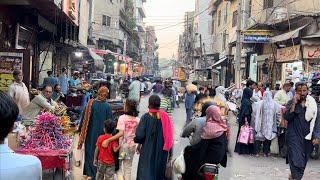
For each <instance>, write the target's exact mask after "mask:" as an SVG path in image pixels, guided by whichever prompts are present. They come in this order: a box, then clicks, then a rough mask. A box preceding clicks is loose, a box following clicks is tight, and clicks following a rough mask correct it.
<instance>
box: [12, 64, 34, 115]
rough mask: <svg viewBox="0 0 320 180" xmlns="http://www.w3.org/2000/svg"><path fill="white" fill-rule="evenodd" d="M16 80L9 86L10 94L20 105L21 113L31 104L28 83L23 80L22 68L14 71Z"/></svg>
mask: <svg viewBox="0 0 320 180" xmlns="http://www.w3.org/2000/svg"><path fill="white" fill-rule="evenodd" d="M13 78H14V82H13V83H12V84H11V85H10V86H9V91H8V94H9V95H10V96H11V97H12V98H13V100H14V102H15V103H16V104H17V105H18V108H19V114H22V113H23V110H24V109H25V108H26V107H27V106H28V105H29V103H30V98H29V92H28V88H27V87H26V85H25V84H24V83H23V82H22V79H23V73H22V71H21V70H14V71H13Z"/></svg>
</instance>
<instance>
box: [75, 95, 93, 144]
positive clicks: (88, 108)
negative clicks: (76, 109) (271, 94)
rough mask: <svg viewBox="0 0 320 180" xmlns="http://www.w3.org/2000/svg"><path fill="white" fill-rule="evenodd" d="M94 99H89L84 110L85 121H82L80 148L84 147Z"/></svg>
mask: <svg viewBox="0 0 320 180" xmlns="http://www.w3.org/2000/svg"><path fill="white" fill-rule="evenodd" d="M93 101H94V100H93V99H90V100H89V101H88V104H87V106H86V109H85V111H84V116H83V122H82V123H83V124H82V127H81V132H80V136H79V142H78V149H81V148H82V145H83V143H84V140H85V139H86V137H87V132H88V126H89V121H90V115H91V107H92V104H93Z"/></svg>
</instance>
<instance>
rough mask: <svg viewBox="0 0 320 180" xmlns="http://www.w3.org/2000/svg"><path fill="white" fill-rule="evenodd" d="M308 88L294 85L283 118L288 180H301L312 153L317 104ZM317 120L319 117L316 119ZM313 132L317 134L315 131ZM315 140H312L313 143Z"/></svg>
mask: <svg viewBox="0 0 320 180" xmlns="http://www.w3.org/2000/svg"><path fill="white" fill-rule="evenodd" d="M308 93H309V90H308V86H307V85H306V84H304V83H300V84H297V85H296V93H295V96H294V98H293V100H291V101H289V103H288V105H287V111H286V112H285V115H284V118H285V119H286V120H287V121H288V126H287V137H286V140H287V146H288V155H287V162H288V163H289V165H290V170H291V175H290V177H289V179H295V180H301V179H302V177H303V174H304V170H305V168H306V166H307V162H308V158H309V156H310V154H311V152H312V142H311V140H312V135H313V131H314V129H315V127H316V128H317V126H315V122H316V118H317V110H318V109H317V103H316V101H315V99H314V98H313V97H312V96H310V95H308ZM318 118H319V117H318ZM315 132H318V130H317V129H316V131H315ZM315 141H317V140H314V143H315Z"/></svg>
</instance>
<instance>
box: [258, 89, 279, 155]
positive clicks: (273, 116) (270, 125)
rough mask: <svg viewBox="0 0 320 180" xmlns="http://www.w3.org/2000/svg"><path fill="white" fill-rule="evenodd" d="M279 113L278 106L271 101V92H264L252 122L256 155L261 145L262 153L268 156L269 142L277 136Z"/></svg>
mask: <svg viewBox="0 0 320 180" xmlns="http://www.w3.org/2000/svg"><path fill="white" fill-rule="evenodd" d="M279 111H280V105H279V104H278V103H276V102H275V101H274V100H273V99H272V93H271V91H265V93H264V96H263V100H262V101H260V102H259V105H258V110H257V114H256V118H255V120H254V121H255V123H254V129H255V131H256V136H255V140H256V141H255V152H256V153H257V155H258V154H259V153H260V149H261V144H263V153H264V154H265V156H269V154H270V146H271V140H272V139H274V138H276V136H277V134H276V133H277V112H279Z"/></svg>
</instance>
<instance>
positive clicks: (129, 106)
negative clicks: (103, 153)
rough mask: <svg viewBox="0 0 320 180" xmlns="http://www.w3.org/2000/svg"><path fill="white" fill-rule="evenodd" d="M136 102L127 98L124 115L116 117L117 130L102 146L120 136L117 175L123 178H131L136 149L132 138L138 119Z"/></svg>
mask: <svg viewBox="0 0 320 180" xmlns="http://www.w3.org/2000/svg"><path fill="white" fill-rule="evenodd" d="M137 105H138V104H137V102H136V101H134V100H130V99H128V100H127V101H126V103H125V107H124V111H125V113H124V115H122V116H120V117H119V119H118V124H117V128H116V129H117V130H118V131H119V132H118V133H117V134H116V135H114V136H113V137H112V138H110V139H107V140H106V141H105V142H104V143H103V146H107V144H109V142H112V141H114V140H117V139H119V138H120V142H119V144H120V156H119V159H121V165H120V171H119V176H122V177H124V179H125V180H127V179H131V167H132V160H133V156H134V153H135V151H136V144H135V143H134V141H133V139H134V137H135V133H136V128H137V126H138V124H139V121H140V119H139V118H138V115H139V112H138V110H137Z"/></svg>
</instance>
